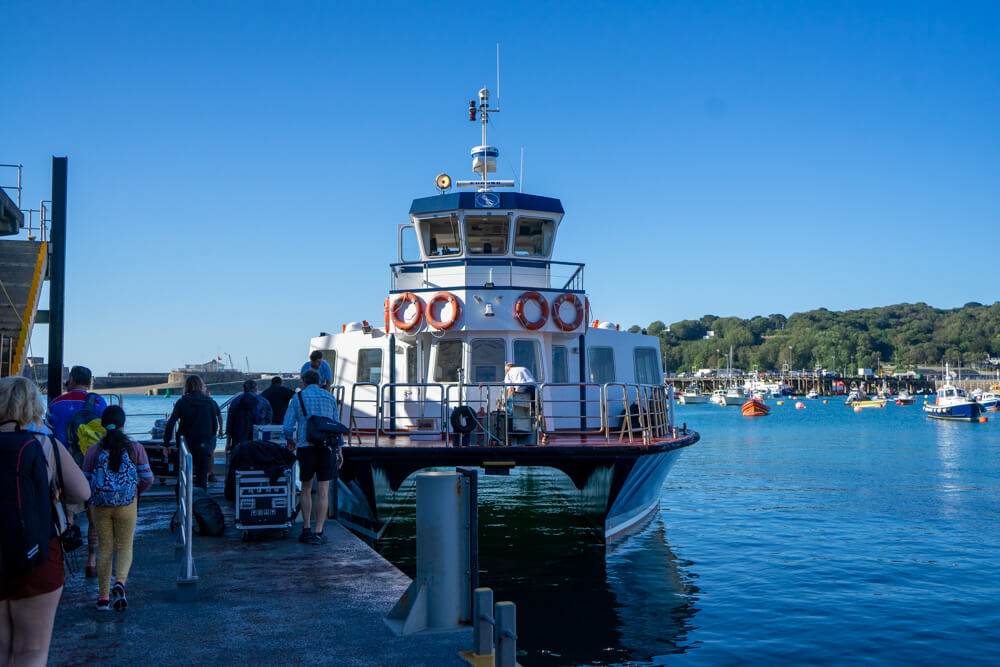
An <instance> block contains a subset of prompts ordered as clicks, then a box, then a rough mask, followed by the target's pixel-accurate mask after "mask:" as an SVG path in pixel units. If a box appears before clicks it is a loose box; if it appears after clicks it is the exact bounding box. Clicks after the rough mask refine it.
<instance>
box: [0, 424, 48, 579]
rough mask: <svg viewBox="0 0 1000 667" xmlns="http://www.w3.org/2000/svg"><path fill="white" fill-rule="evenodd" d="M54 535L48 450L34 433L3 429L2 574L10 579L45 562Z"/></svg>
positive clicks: (0, 458)
mask: <svg viewBox="0 0 1000 667" xmlns="http://www.w3.org/2000/svg"><path fill="white" fill-rule="evenodd" d="M53 453H54V454H56V455H58V452H53ZM52 537H53V527H52V493H51V490H50V485H49V468H48V461H46V459H45V451H44V450H43V449H42V445H41V443H40V442H39V441H38V440H37V439H36V438H35V437H34V435H33V434H31V433H30V432H27V431H21V430H17V431H14V432H0V576H2V577H3V579H4V580H6V581H10V580H11V579H13V578H15V577H18V576H22V575H24V574H27V573H28V572H31V571H32V570H33V569H35V568H36V567H38V566H39V565H41V564H42V563H43V562H44V561H45V557H46V556H47V555H48V552H49V540H50V539H52Z"/></svg>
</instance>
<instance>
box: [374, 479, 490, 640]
mask: <svg viewBox="0 0 1000 667" xmlns="http://www.w3.org/2000/svg"><path fill="white" fill-rule="evenodd" d="M467 503H468V490H467V487H466V485H465V484H463V481H462V476H461V475H460V474H458V473H454V472H422V473H420V474H418V475H417V575H416V577H414V579H413V583H411V584H410V586H409V588H407V589H406V592H405V593H403V596H402V597H401V598H400V599H399V602H397V603H396V606H395V607H393V608H392V610H391V611H390V612H389V615H388V616H387V617H386V619H385V620H386V623H387V624H388V625H389V627H390V628H391V629H392V630H393V631H394V632H395V633H396V634H397V635H406V634H410V633H412V632H419V631H421V630H430V629H436V630H443V629H449V628H457V627H461V625H462V623H463V622H465V623H468V620H469V617H470V616H471V612H470V607H471V604H472V596H471V594H470V589H469V575H468V572H469V567H470V566H469V545H470V540H469V536H468V531H469V528H470V526H469V521H468V518H467V510H466V505H467Z"/></svg>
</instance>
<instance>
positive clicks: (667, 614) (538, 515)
mask: <svg viewBox="0 0 1000 667" xmlns="http://www.w3.org/2000/svg"><path fill="white" fill-rule="evenodd" d="M558 474H559V473H556V472H554V471H546V470H541V469H534V470H529V469H518V470H515V471H514V472H513V473H512V475H511V477H506V478H504V477H501V478H495V477H493V478H491V477H483V476H481V477H480V502H479V523H480V531H479V535H480V538H479V539H480V585H481V586H489V587H491V588H493V589H494V592H495V595H496V598H495V599H497V600H513V601H514V602H515V603H517V617H518V623H517V625H518V648H519V649H520V650H521V651H522V652H523V653H522V656H523V660H522V661H523V663H524V664H530V665H576V664H616V663H618V664H621V663H629V664H636V662H640V663H641V662H646V661H650V660H652V659H654V658H655V657H656V656H660V655H665V654H670V653H678V652H683V651H684V650H686V648H687V647H688V646H689V645H690V644H689V641H688V633H689V631H690V630H691V628H692V617H693V616H694V614H695V613H696V611H697V609H696V606H695V605H696V601H697V594H698V589H697V587H696V586H695V585H694V583H693V580H694V579H695V576H694V575H693V574H691V573H690V571H689V567H690V565H691V564H690V563H685V562H683V561H680V560H679V559H678V558H677V557H676V556H675V555H674V554H673V553H672V552H671V550H670V547H669V545H668V544H667V540H666V530H665V528H664V526H663V524H662V523H661V522H660V521H659V520H658V519H654V520H652V521H651V522H650V523H649V524H648V525H647V526H646V527H645V528H644V529H643V530H642V531H641V532H638V533H635V534H633V535H632V536H630V537H627V538H625V539H624V540H622V541H621V542H620V543H618V544H616V545H614V547H612V548H608V549H606V547H605V545H604V544H603V543H602V542H600V541H598V540H597V539H596V537H595V534H594V532H593V530H592V529H591V528H590V527H589V526H588V525H586V524H585V523H584V521H583V520H582V519H580V518H579V517H578V516H576V515H575V514H574V513H572V512H571V511H569V510H568V508H567V507H566V505H565V504H564V502H562V500H561V499H560V498H559V496H558V495H557V492H556V488H557V487H556V484H557V481H558V478H557V477H556V476H557V475H558ZM413 518H414V517H413V511H412V508H411V509H410V511H409V512H402V513H401V520H399V521H397V522H395V523H394V524H393V526H392V527H391V528H390V529H389V530H388V531H387V532H386V534H385V535H384V536H383V539H382V540H381V542H380V544H379V545H378V549H379V551H380V553H381V554H382V555H383V556H384V557H386V558H387V559H388V560H390V561H391V562H392V563H394V564H395V565H396V566H397V567H399V568H400V569H402V570H403V571H404V572H406V573H407V574H408V575H409V576H413V575H414V573H415V572H414V570H415V566H416V564H415V562H414V559H415V545H414V540H413V533H414V524H413Z"/></svg>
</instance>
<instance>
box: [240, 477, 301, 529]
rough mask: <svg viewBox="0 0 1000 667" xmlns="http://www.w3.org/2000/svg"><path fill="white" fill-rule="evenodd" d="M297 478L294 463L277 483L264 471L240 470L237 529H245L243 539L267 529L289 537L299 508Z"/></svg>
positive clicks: (276, 480)
mask: <svg viewBox="0 0 1000 667" xmlns="http://www.w3.org/2000/svg"><path fill="white" fill-rule="evenodd" d="M294 479H295V478H294V476H293V467H292V466H289V467H286V468H285V469H284V470H282V472H281V475H280V476H279V477H278V478H277V479H275V480H274V482H273V483H272V482H271V480H270V479H269V478H268V476H267V473H266V472H264V471H263V470H237V471H236V529H237V530H239V531H242V536H243V541H246V540H248V539H250V534H251V533H252V532H256V531H264V530H275V531H281V536H282V537H283V538H284V537H287V536H288V529H289V528H291V527H292V521H293V519H294V518H295V514H296V512H297V511H298V510H297V508H296V506H295V482H294Z"/></svg>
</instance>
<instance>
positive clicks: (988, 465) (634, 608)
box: [125, 397, 1000, 665]
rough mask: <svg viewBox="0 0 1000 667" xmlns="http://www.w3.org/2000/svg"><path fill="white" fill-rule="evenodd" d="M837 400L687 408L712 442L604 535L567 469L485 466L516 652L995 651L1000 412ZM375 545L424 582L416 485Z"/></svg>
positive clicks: (829, 655) (486, 506) (699, 656)
mask: <svg viewBox="0 0 1000 667" xmlns="http://www.w3.org/2000/svg"><path fill="white" fill-rule="evenodd" d="M216 398H217V399H219V400H220V402H221V401H222V400H224V397H216ZM173 400H174V399H171V398H162V397H125V407H126V411H127V412H129V413H130V414H137V415H138V414H140V413H143V414H148V413H162V412H165V411H168V410H169V408H170V405H171V404H172V402H173ZM842 400H843V399H834V398H831V399H829V403H828V404H826V405H824V404H823V403H822V402H820V401H805V404H806V406H807V407H806V409H804V410H795V409H794V407H793V405H794V401H791V400H786V401H785V404H784V405H782V406H777V405H775V401H773V400H771V401H768V403H769V405H771V407H772V413H771V416H769V417H765V418H757V419H748V418H744V417H742V416H741V415H740V411H739V409H738V408H732V407H730V408H721V407H716V406H714V405H698V406H681V407H678V420H679V421H684V422H686V423H687V424H688V425H689V426H690V427H692V428H694V429H696V430H698V431H699V432H700V433H701V434H702V440H701V442H699V443H698V444H696V445H694V446H693V447H691V448H689V449H688V450H686V451H685V452H684V453H683V455H682V456H681V458H680V459H679V461H678V463H677V465H676V466H675V468H674V469H673V471H672V472H671V474H670V476H669V477H668V478H667V480H666V482H665V485H664V489H663V494H662V499H661V509H660V512H659V514H658V515H657V516H655V517H654V518H653V519H651V520H650V521H649V522H647V523H646V524H645V525H644V526H642V527H641V529H640V530H638V531H637V532H635V533H634V534H632V535H630V536H628V537H627V538H625V539H623V540H620V541H619V542H618V543H616V544H614V545H612V546H611V547H610V548H606V547H605V545H603V544H602V543H600V542H598V541H597V540H596V539H595V538H594V533H593V531H592V530H591V528H590V527H589V526H587V525H585V524H583V523H582V522H581V521H580V520H579V519H577V518H576V517H575V516H574V515H573V514H571V513H569V512H567V511H566V508H565V506H564V505H563V503H562V502H561V499H560V498H559V497H558V495H557V492H556V486H557V485H556V484H555V481H556V476H557V475H560V473H557V472H554V471H545V470H528V469H517V470H514V471H513V472H512V474H511V476H509V477H486V476H480V552H481V554H480V568H481V580H480V584H481V585H484V586H491V587H493V588H494V589H495V591H496V595H497V599H498V600H503V599H510V600H513V601H514V602H516V603H517V615H518V647H519V649H520V650H521V652H522V656H521V662H522V663H523V664H526V665H580V664H587V665H589V664H611V665H619V664H620V665H626V664H628V665H632V664H640V665H645V664H651V665H655V664H677V665H683V664H733V663H745V662H750V661H770V662H790V663H799V664H802V663H808V664H815V663H840V664H843V663H859V662H860V663H864V662H868V663H879V664H886V663H896V664H901V663H906V664H931V663H941V662H942V661H944V660H948V661H963V662H965V663H969V664H996V663H997V662H998V661H1000V604H998V601H1000V578H998V577H997V575H996V573H997V572H998V571H1000V531H998V530H997V517H998V514H1000V413H992V412H991V413H988V416H989V417H990V421H989V423H986V424H969V423H951V422H939V421H933V420H929V419H927V418H925V417H924V415H923V412H922V411H921V410H920V406H919V403H920V401H918V405H913V406H895V405H889V406H887V407H885V408H882V409H871V410H865V411H863V412H860V413H855V412H853V411H852V410H851V409H850V408H846V407H844V406H843V405H842ZM146 419H148V423H149V426H151V425H152V418H146V417H138V416H136V417H135V418H134V419H133V418H130V421H129V424H128V430H129V431H131V432H135V431H137V430H140V426H141V425H143V424H144V421H143V420H146ZM378 548H379V550H380V552H381V553H382V554H383V555H384V556H385V557H386V558H388V559H389V560H390V561H392V562H393V563H395V564H396V565H397V566H398V567H400V569H402V570H403V571H404V572H406V573H407V574H410V575H411V576H412V574H413V569H414V565H415V563H414V553H415V550H414V543H413V507H412V495H411V502H410V503H403V504H402V505H401V506H400V507H399V508H398V514H397V517H396V520H395V521H394V522H393V524H392V527H391V529H390V530H388V531H387V532H386V535H385V538H384V539H383V540H382V541H381V543H380V544H379V546H378Z"/></svg>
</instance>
